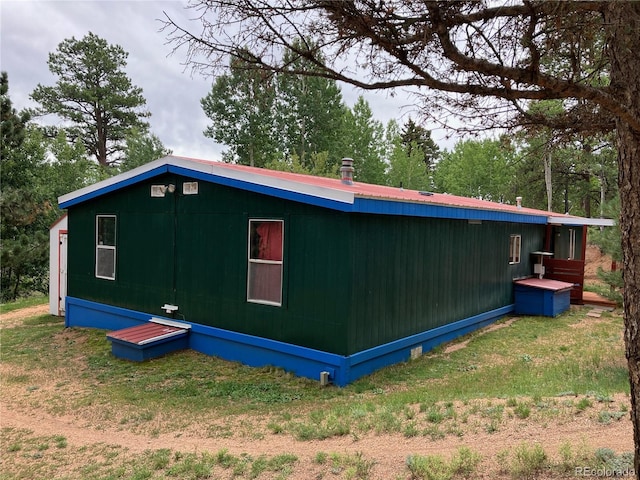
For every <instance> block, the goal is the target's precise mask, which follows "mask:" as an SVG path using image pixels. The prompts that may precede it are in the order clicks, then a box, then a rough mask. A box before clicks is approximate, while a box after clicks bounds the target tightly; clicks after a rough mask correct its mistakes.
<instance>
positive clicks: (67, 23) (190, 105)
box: [0, 0, 450, 159]
mask: <svg viewBox="0 0 640 480" xmlns="http://www.w3.org/2000/svg"><path fill="white" fill-rule="evenodd" d="M185 6H186V1H161V0H137V1H126V0H124V1H112V0H103V1H93V0H84V1H79V0H66V1H28V0H25V1H21V0H2V1H0V69H2V70H3V71H6V72H7V73H8V76H9V95H10V97H11V101H12V102H13V105H14V107H15V108H16V109H17V110H20V109H22V108H26V107H31V106H34V103H33V102H31V100H30V99H29V95H30V94H31V92H32V91H33V90H34V88H35V87H36V85H37V84H39V83H40V84H43V85H53V84H54V83H55V81H56V77H54V76H53V75H52V74H51V73H50V72H49V69H48V66H47V59H48V54H49V53H50V52H53V51H55V50H56V48H57V46H58V45H59V44H60V43H61V42H62V41H63V40H64V39H67V38H71V37H75V38H77V39H80V38H82V37H84V36H85V35H86V34H87V33H88V32H92V33H94V34H96V35H98V36H100V37H102V38H104V39H105V40H106V41H107V42H108V43H110V44H117V45H120V46H121V47H122V48H123V49H124V50H125V51H126V52H128V53H129V57H128V65H127V69H126V70H127V74H128V76H129V78H130V79H131V80H132V82H133V84H134V85H136V86H138V87H141V88H142V90H143V95H144V97H145V98H146V100H147V108H148V110H149V111H150V112H151V114H152V115H151V118H150V123H151V130H152V132H153V133H154V134H156V135H157V136H158V137H160V140H161V141H162V143H163V144H164V145H165V147H167V148H170V149H172V150H173V152H174V154H176V155H184V156H190V157H197V158H206V159H219V158H220V153H221V152H222V151H223V150H224V149H225V147H224V146H221V145H217V144H216V143H215V142H214V141H213V140H212V139H210V138H206V137H205V136H204V135H203V133H202V132H203V130H204V129H205V128H206V126H207V125H208V123H209V120H208V119H207V117H206V116H205V115H204V113H203V111H202V108H201V107H200V99H201V98H202V97H204V96H205V95H206V94H207V93H208V92H209V90H210V88H211V83H212V81H213V80H212V79H211V78H202V77H200V76H192V75H191V72H190V71H189V70H185V67H184V65H183V64H182V62H183V61H184V52H177V53H175V54H173V55H172V54H171V51H172V47H171V46H169V45H166V35H165V33H163V32H160V31H159V29H160V27H161V23H160V21H159V19H161V18H164V14H163V11H164V12H167V14H169V15H170V16H171V17H172V18H173V19H174V20H177V21H179V22H180V23H181V24H182V25H185V26H188V25H190V18H192V17H193V16H194V13H193V11H190V10H187V9H185ZM191 25H192V26H193V29H194V31H197V30H198V28H197V27H198V24H197V23H196V22H192V23H191ZM341 88H342V93H343V98H344V100H345V103H346V104H347V105H348V106H349V107H352V106H353V105H354V103H355V101H356V100H357V98H358V96H359V95H363V96H364V97H365V99H366V100H367V101H368V102H369V105H370V106H371V108H372V111H373V114H374V117H375V118H376V119H377V120H379V121H381V122H383V123H384V124H386V123H387V122H388V121H389V120H390V119H392V118H395V119H396V120H398V122H399V123H400V124H403V123H404V122H405V121H406V120H407V119H408V117H409V115H411V112H412V109H411V106H410V103H411V99H410V98H409V97H408V96H407V95H406V94H403V92H396V93H397V94H396V95H395V97H391V96H389V95H388V93H385V92H380V93H371V92H364V91H361V90H355V89H353V88H351V87H349V86H347V85H341ZM414 118H415V115H414ZM426 128H430V129H432V128H433V127H430V126H428V125H426ZM432 137H433V138H434V140H435V141H436V142H437V143H439V144H440V146H441V147H442V148H450V145H447V144H446V141H445V140H444V132H442V131H438V130H434V131H433V133H432Z"/></svg>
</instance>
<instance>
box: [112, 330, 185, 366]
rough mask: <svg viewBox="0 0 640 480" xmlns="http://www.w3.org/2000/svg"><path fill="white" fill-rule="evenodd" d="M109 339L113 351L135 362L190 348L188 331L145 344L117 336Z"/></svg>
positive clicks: (116, 354) (120, 356) (119, 356)
mask: <svg viewBox="0 0 640 480" xmlns="http://www.w3.org/2000/svg"><path fill="white" fill-rule="evenodd" d="M108 340H109V341H110V342H111V353H113V354H114V355H115V356H116V357H118V358H124V359H125V360H131V361H133V362H144V361H145V360H150V359H152V358H156V357H161V356H162V355H166V354H167V353H171V352H176V351H178V350H185V349H187V348H189V337H188V335H187V333H185V334H183V335H180V336H176V337H171V338H165V339H163V340H158V341H156V342H151V343H147V344H145V345H136V344H135V343H131V342H124V341H122V340H118V339H117V338H108Z"/></svg>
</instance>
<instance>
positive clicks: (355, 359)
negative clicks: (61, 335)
mask: <svg viewBox="0 0 640 480" xmlns="http://www.w3.org/2000/svg"><path fill="white" fill-rule="evenodd" d="M513 311H514V306H513V305H507V306H504V307H502V308H498V309H496V310H492V311H489V312H485V313H483V314H480V315H476V316H473V317H469V318H466V319H463V320H460V321H457V322H454V323H451V324H449V325H445V326H442V327H438V328H435V329H432V330H428V331H426V332H422V333H419V334H416V335H411V336H409V337H405V338H402V339H400V340H396V341H394V342H390V343H387V344H384V345H380V346H377V347H374V348H371V349H368V350H363V351H361V352H358V353H356V354H353V355H349V356H343V355H336V354H334V353H329V352H323V351H319V350H314V349H311V348H306V347H302V346H299V345H293V344H290V343H284V342H279V341H275V340H270V339H267V338H262V337H256V336H252V335H246V334H242V333H237V332H232V331H229V330H223V329H220V328H215V327H209V326H206V325H201V324H197V323H193V324H190V325H191V330H190V334H189V335H188V336H187V337H186V338H187V339H188V340H187V341H188V348H191V349H193V350H196V351H198V352H202V353H205V354H207V355H214V356H217V357H220V358H223V359H225V360H231V361H237V362H241V363H243V364H245V365H249V366H253V367H261V366H267V365H271V366H276V367H281V368H284V369H285V370H287V371H290V372H293V373H294V374H295V375H297V376H300V377H307V378H311V379H313V380H319V379H320V376H321V373H322V372H327V373H328V375H329V380H330V382H332V383H333V384H335V385H338V386H341V387H342V386H345V385H348V384H349V383H351V382H353V381H355V380H357V379H358V378H361V377H363V376H365V375H368V374H370V373H372V372H374V371H376V370H379V369H380V368H382V367H386V366H388V365H393V364H395V363H399V362H404V361H407V360H409V359H410V358H411V353H412V352H418V353H419V352H422V353H426V352H427V351H429V350H431V349H433V348H435V347H437V346H438V345H440V344H443V343H446V342H449V341H451V340H453V339H455V338H457V337H460V336H462V335H466V334H467V333H470V332H472V331H474V330H477V329H479V328H482V327H485V326H487V325H489V324H491V323H493V322H494V321H496V320H497V319H499V318H501V317H503V316H505V315H507V314H509V313H511V312H513ZM150 316H151V315H150V314H148V313H143V312H138V311H133V310H127V309H124V308H119V307H113V306H110V305H104V304H101V303H96V302H89V301H87V300H82V299H79V298H74V297H67V299H66V316H65V326H67V327H92V328H102V329H106V330H118V329H122V328H127V327H132V326H135V325H139V324H141V323H144V322H147V321H148V320H149V317H150ZM185 323H189V322H185ZM114 345H115V344H114ZM127 354H128V355H133V353H132V352H127Z"/></svg>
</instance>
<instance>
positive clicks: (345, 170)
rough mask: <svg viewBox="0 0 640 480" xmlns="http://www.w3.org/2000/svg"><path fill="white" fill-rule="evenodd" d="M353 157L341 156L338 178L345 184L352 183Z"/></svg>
mask: <svg viewBox="0 0 640 480" xmlns="http://www.w3.org/2000/svg"><path fill="white" fill-rule="evenodd" d="M353 172H354V168H353V158H343V159H342V166H341V167H340V179H341V180H342V183H344V184H345V185H353Z"/></svg>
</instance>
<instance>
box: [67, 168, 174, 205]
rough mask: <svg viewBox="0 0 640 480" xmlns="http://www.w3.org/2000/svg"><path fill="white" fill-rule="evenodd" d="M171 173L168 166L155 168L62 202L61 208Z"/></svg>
mask: <svg viewBox="0 0 640 480" xmlns="http://www.w3.org/2000/svg"><path fill="white" fill-rule="evenodd" d="M168 171H169V168H168V166H167V165H162V166H160V167H157V168H154V169H152V170H147V171H146V172H143V173H141V174H139V175H135V176H133V177H129V178H126V179H124V180H121V181H119V182H115V183H112V184H111V185H107V186H105V187H103V188H100V189H98V190H93V191H91V192H89V193H87V194H85V195H80V196H78V197H75V198H73V199H71V200H69V201H66V202H61V203H60V208H63V209H64V208H69V207H73V206H74V205H78V204H79V203H83V202H86V201H87V200H91V199H93V198H96V197H100V196H102V195H105V194H107V193H110V192H115V191H116V190H120V189H121V188H125V187H128V186H130V185H134V184H136V183H139V182H143V181H145V180H149V179H150V178H153V177H157V176H159V175H162V174H163V173H167V172H168Z"/></svg>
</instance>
